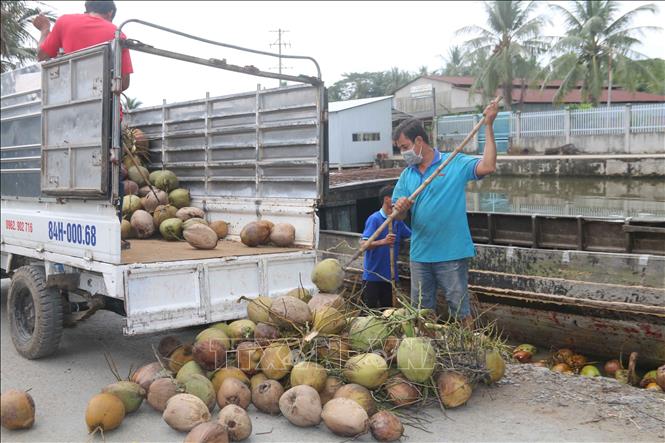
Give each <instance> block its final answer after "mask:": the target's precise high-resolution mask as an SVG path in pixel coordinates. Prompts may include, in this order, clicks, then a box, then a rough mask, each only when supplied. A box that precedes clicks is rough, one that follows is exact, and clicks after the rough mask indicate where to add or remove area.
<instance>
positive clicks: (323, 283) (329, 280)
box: [311, 258, 344, 292]
mask: <svg viewBox="0 0 665 443" xmlns="http://www.w3.org/2000/svg"><path fill="white" fill-rule="evenodd" d="M311 277H312V282H313V283H314V284H315V285H316V287H317V288H319V290H320V291H321V292H335V291H337V290H338V289H339V288H340V287H341V286H342V285H343V284H344V270H343V269H342V265H341V264H340V263H339V261H338V260H336V259H334V258H327V259H325V260H322V261H320V262H318V263H317V264H316V266H314V269H313V270H312V276H311Z"/></svg>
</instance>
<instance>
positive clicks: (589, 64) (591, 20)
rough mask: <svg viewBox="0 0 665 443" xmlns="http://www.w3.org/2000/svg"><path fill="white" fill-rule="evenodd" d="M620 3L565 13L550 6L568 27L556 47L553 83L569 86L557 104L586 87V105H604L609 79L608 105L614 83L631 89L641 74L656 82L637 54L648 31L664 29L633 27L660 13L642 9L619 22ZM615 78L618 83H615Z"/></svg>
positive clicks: (583, 5)
mask: <svg viewBox="0 0 665 443" xmlns="http://www.w3.org/2000/svg"><path fill="white" fill-rule="evenodd" d="M618 3H619V2H616V1H611V0H603V1H600V0H594V1H590V0H587V1H573V2H570V6H569V7H568V8H565V7H563V6H561V5H557V4H553V5H550V7H551V8H552V9H554V10H555V11H557V12H559V13H560V14H561V15H562V16H563V18H564V20H565V25H566V32H565V35H564V36H563V37H560V38H559V39H558V41H557V42H556V43H555V44H554V45H553V47H552V50H551V52H552V55H553V56H554V57H555V58H554V60H553V61H552V64H551V70H550V73H549V75H548V78H549V77H554V78H561V79H562V80H563V82H562V84H561V86H560V87H559V89H558V91H557V93H556V96H555V97H554V101H555V102H561V100H562V99H563V97H564V96H565V94H566V93H567V92H568V91H570V90H571V89H573V88H575V87H576V86H577V84H578V83H580V82H581V87H582V99H583V101H585V102H587V103H591V104H593V105H594V106H596V105H598V102H599V101H600V97H601V93H602V90H603V83H604V81H605V78H607V81H608V104H609V102H610V98H609V97H610V95H611V88H612V82H613V80H614V78H616V79H617V80H621V81H622V84H624V85H625V86H626V87H628V88H631V85H633V83H634V82H632V81H630V79H631V77H634V76H635V73H636V72H641V73H642V74H644V75H646V76H647V77H648V78H654V77H655V76H654V74H653V73H652V72H650V71H649V65H648V64H641V63H636V60H640V59H646V57H645V56H643V55H642V54H640V53H639V52H637V51H635V50H634V49H633V48H634V46H635V45H636V44H637V43H639V39H638V37H640V36H642V35H643V34H644V33H645V32H646V31H649V30H654V29H660V28H658V27H654V26H633V22H634V21H635V18H636V17H637V16H638V15H639V14H643V13H645V12H650V13H655V12H656V11H657V7H656V5H655V4H646V5H642V6H638V7H637V8H634V9H632V10H630V11H628V12H626V13H625V14H623V15H621V16H619V5H618ZM613 77H614V78H613Z"/></svg>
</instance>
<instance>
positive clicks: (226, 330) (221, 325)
mask: <svg viewBox="0 0 665 443" xmlns="http://www.w3.org/2000/svg"><path fill="white" fill-rule="evenodd" d="M211 328H215V329H219V330H221V331H222V332H224V333H225V334H226V336H227V337H228V336H229V335H231V332H230V330H229V325H228V324H227V323H226V322H224V321H222V322H219V323H215V324H214V325H212V326H211Z"/></svg>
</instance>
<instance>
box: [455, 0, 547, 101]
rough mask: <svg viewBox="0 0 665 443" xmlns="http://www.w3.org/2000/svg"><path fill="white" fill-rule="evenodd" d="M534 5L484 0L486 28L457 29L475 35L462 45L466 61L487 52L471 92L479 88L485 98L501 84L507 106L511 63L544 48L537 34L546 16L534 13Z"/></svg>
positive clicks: (512, 72)
mask: <svg viewBox="0 0 665 443" xmlns="http://www.w3.org/2000/svg"><path fill="white" fill-rule="evenodd" d="M536 8H537V4H536V2H524V1H499V0H496V1H492V2H485V11H486V13H487V27H482V26H475V25H474V26H466V27H464V28H461V29H460V30H458V31H457V33H458V35H464V34H475V36H474V37H473V38H471V39H470V40H467V41H466V42H465V43H464V44H463V49H464V50H465V52H467V54H466V59H467V60H473V59H474V58H476V57H478V56H479V52H482V51H485V52H487V53H489V54H490V56H489V57H488V58H487V60H486V62H485V63H484V64H483V66H482V67H481V68H480V69H481V70H480V73H479V75H477V76H476V79H475V81H474V84H473V86H472V91H475V90H481V91H482V92H483V94H484V95H485V96H486V97H492V96H494V94H495V91H496V89H497V88H498V87H501V88H502V90H503V96H504V103H505V106H506V108H508V109H510V108H511V104H512V103H511V102H512V92H513V79H514V77H515V66H516V65H517V64H518V63H520V62H521V61H524V60H528V59H530V58H532V57H534V56H537V55H539V54H542V53H543V52H544V51H545V50H546V49H547V39H545V38H543V37H541V36H540V30H541V28H542V26H543V25H544V24H545V23H547V19H546V18H545V17H543V16H542V15H534V12H535V9H536Z"/></svg>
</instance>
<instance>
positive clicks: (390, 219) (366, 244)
mask: <svg viewBox="0 0 665 443" xmlns="http://www.w3.org/2000/svg"><path fill="white" fill-rule="evenodd" d="M501 98H502V97H501V96H500V95H499V96H498V97H496V98H495V99H494V100H492V103H499V101H501ZM484 123H485V116H483V118H481V119H480V121H479V122H478V123H476V126H474V127H473V129H471V132H469V134H468V135H467V136H466V137H465V138H464V140H462V143H460V144H459V146H458V147H456V148H455V150H454V151H453V152H451V153H450V155H449V156H448V158H446V161H444V162H443V163H441V164H440V165H439V167H437V168H436V169H435V170H434V172H432V174H431V175H430V176H429V177H427V180H425V181H424V182H423V183H422V184H421V185H420V186H418V189H416V190H415V191H413V194H411V195H410V196H409V200H410V201H411V203H413V202H414V201H415V200H416V197H418V195H419V194H420V193H421V192H422V191H423V189H425V188H426V187H427V185H429V184H430V183H431V181H432V180H434V178H436V177H437V176H438V175H439V174H440V173H441V171H443V168H445V167H446V166H447V165H448V163H450V161H451V160H452V159H453V158H455V156H456V155H457V154H458V153H459V152H460V151H461V150H462V149H464V146H466V144H467V143H469V140H471V139H472V138H473V136H474V135H476V132H478V131H479V130H480V127H481V126H482V125H483V124H484ZM397 214H398V212H397V211H394V210H393V212H392V213H391V214H390V215H389V216H388V218H387V219H386V221H384V222H383V224H382V225H381V226H379V227H378V229H377V230H376V231H374V234H372V236H371V237H370V238H368V239H367V241H366V242H364V243H363V244H362V246H360V248H359V249H358V250H357V251H356V253H355V254H353V256H352V257H351V258H350V259H349V261H348V262H347V263H346V265H345V266H344V269H346V268H348V267H349V265H350V264H351V263H352V262H353V261H354V260H355V259H356V258H358V257H359V256H360V254H362V253H363V252H365V251H366V250H367V248H368V247H369V245H371V244H372V242H373V241H374V240H376V237H378V236H379V233H380V232H382V231H383V230H384V229H385V228H386V225H388V224H392V222H393V220H394V219H395V217H397Z"/></svg>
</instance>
